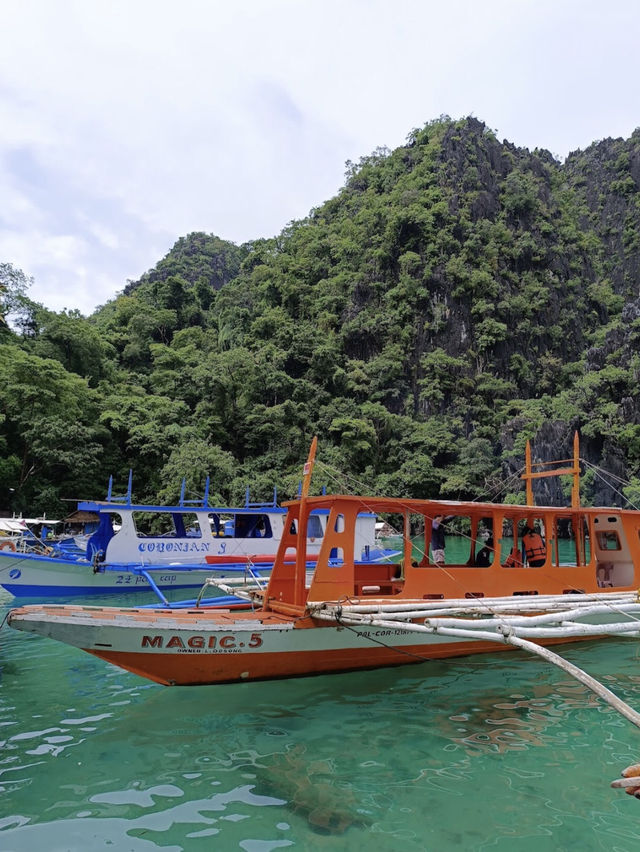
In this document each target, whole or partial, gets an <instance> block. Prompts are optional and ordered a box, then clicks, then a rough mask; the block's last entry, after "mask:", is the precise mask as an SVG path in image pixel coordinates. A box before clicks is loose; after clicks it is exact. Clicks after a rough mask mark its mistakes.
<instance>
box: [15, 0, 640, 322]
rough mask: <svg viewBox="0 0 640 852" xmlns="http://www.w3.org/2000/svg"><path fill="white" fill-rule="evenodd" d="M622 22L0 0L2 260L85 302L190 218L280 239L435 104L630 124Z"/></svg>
mask: <svg viewBox="0 0 640 852" xmlns="http://www.w3.org/2000/svg"><path fill="white" fill-rule="evenodd" d="M639 18H640V12H639V11H638V8H637V7H636V5H635V4H632V3H630V2H629V3H627V2H623V0H612V2H609V3H608V4H607V5H606V7H604V6H603V5H602V4H601V3H600V2H597V0H583V2H578V0H565V2H551V0H519V2H518V1H517V0H485V2H483V3H479V2H475V0H450V2H449V3H448V4H447V5H446V6H444V5H442V4H440V3H436V2H433V1H432V2H424V0H396V2H394V3H388V2H386V0H342V2H338V0H306V2H304V1H303V0H269V2H264V0H243V2H242V3H234V4H231V3H223V2H221V0H182V2H181V3H179V4H178V3H177V2H170V0H135V2H130V0H126V2H124V0H92V2H91V3H87V2H80V0H77V2H74V0H56V3H51V2H49V0H4V2H3V3H2V4H1V5H0V31H2V32H3V33H4V37H3V50H2V52H1V53H0V80H2V81H3V82H2V87H1V88H0V127H2V134H1V138H0V193H1V197H2V206H1V207H0V260H1V261H3V262H6V261H8V262H14V263H17V264H18V265H21V266H23V267H24V269H25V272H27V273H28V274H30V275H34V276H35V277H36V282H37V290H38V294H39V296H38V298H39V300H41V301H43V302H44V303H45V304H47V305H48V306H50V307H57V306H59V305H61V304H64V305H66V306H68V307H76V306H77V307H80V308H81V310H85V311H88V310H91V308H92V307H93V306H94V305H96V304H100V303H103V302H104V301H106V299H108V298H109V297H110V296H112V295H113V294H114V293H115V292H116V291H118V290H120V289H122V287H123V286H124V285H125V283H126V279H127V278H128V277H134V278H135V277H138V276H139V275H140V274H141V273H142V272H144V271H145V270H146V269H148V268H149V267H151V266H153V265H154V264H155V263H156V262H157V261H158V260H159V259H160V257H161V256H162V255H163V254H165V253H166V251H167V250H168V249H169V248H170V246H171V245H172V243H173V242H174V241H175V240H176V239H177V238H178V237H180V236H182V235H183V234H185V233H188V232H189V231H193V230H204V231H211V232H214V233H216V234H218V235H219V236H221V237H223V238H227V239H232V240H234V241H237V242H242V241H244V240H247V239H251V238H257V237H261V236H270V235H272V234H275V233H277V232H279V231H280V230H281V229H282V228H283V227H284V225H285V224H286V223H287V222H288V221H290V220H291V219H295V218H300V217H303V216H305V215H306V213H307V212H308V211H309V209H310V208H311V207H313V206H316V205H318V204H320V203H321V202H322V201H324V200H326V199H327V198H328V197H330V196H331V195H333V194H335V192H336V191H337V190H338V188H339V187H340V185H341V183H342V179H343V167H344V162H345V160H347V159H353V160H357V159H358V158H359V157H360V156H362V155H364V154H368V153H369V152H370V151H371V150H373V149H374V148H375V147H377V146H379V145H384V144H387V145H389V146H391V147H393V146H396V145H398V144H401V143H402V142H403V140H404V139H405V138H406V136H407V134H408V132H409V131H410V130H411V129H412V128H414V127H419V126H421V125H423V124H424V122H425V121H428V120H430V119H432V118H435V117H437V116H438V115H439V114H441V113H447V114H450V115H452V116H454V117H459V116H462V115H468V114H474V115H476V116H477V117H479V118H481V119H483V120H484V121H486V122H487V123H488V124H489V126H490V127H492V128H494V129H496V130H497V131H498V133H499V134H500V135H501V136H504V137H507V138H509V139H510V140H511V141H513V142H515V143H516V144H518V145H526V146H528V147H532V148H533V147H545V148H548V149H550V150H551V151H552V152H554V153H556V154H559V155H566V154H567V153H568V152H569V151H570V150H572V149H575V148H578V147H584V146H586V145H588V144H589V143H590V142H591V141H592V140H594V139H597V138H602V137H603V136H608V135H628V134H629V133H630V132H631V131H632V130H633V128H634V127H635V126H636V124H637V123H639V122H638V116H637V114H635V107H634V105H635V103H636V93H635V81H636V79H637V77H638V64H639V62H638V58H637V51H636V47H635V44H634V38H635V33H636V32H637V24H638V19H639ZM98 284H99V286H98ZM32 295H34V294H32Z"/></svg>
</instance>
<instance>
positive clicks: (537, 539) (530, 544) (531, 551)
mask: <svg viewBox="0 0 640 852" xmlns="http://www.w3.org/2000/svg"><path fill="white" fill-rule="evenodd" d="M522 546H523V548H524V555H525V556H526V558H527V565H530V566H531V567H532V568H541V567H542V566H543V565H544V563H545V562H546V561H547V545H546V544H545V542H544V539H543V538H542V536H541V535H540V533H539V532H537V531H536V530H535V529H533V527H530V526H526V527H525V528H524V533H523V535H522Z"/></svg>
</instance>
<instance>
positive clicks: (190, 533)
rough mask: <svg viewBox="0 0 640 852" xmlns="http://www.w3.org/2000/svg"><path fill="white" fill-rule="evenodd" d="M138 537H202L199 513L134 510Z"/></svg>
mask: <svg viewBox="0 0 640 852" xmlns="http://www.w3.org/2000/svg"><path fill="white" fill-rule="evenodd" d="M131 515H132V518H133V523H134V526H135V528H136V534H137V535H138V537H147V536H153V537H154V538H201V536H202V532H201V531H200V526H199V524H198V518H197V515H195V514H194V513H192V512H132V513H131Z"/></svg>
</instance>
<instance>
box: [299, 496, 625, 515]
mask: <svg viewBox="0 0 640 852" xmlns="http://www.w3.org/2000/svg"><path fill="white" fill-rule="evenodd" d="M298 503H300V500H289V501H286V502H284V503H283V504H282V505H283V507H289V506H295V505H297V504H298ZM305 503H306V505H307V506H308V507H309V508H310V509H311V510H312V511H318V510H322V509H324V510H328V509H330V508H331V507H332V506H334V505H336V504H343V505H345V506H347V505H349V504H351V505H353V504H357V505H358V506H361V507H362V508H363V509H365V510H367V511H369V512H371V513H372V514H376V515H379V514H398V513H402V512H405V511H408V512H410V513H412V514H416V515H426V516H427V517H434V516H435V515H440V514H442V515H447V514H455V515H465V514H469V515H471V514H473V515H483V514H486V515H492V514H496V513H498V512H500V513H502V514H507V515H511V516H513V517H518V518H521V517H522V518H525V517H528V516H529V515H532V514H533V515H535V514H555V515H558V514H565V515H566V514H576V513H580V514H602V513H603V512H617V513H623V514H636V513H637V512H638V510H637V509H622V508H620V507H613V506H579V507H577V508H575V507H571V506H536V505H526V504H520V503H480V502H476V501H474V500H468V501H465V500H427V499H417V498H404V497H367V496H357V495H353V494H327V495H322V496H319V497H307V498H305Z"/></svg>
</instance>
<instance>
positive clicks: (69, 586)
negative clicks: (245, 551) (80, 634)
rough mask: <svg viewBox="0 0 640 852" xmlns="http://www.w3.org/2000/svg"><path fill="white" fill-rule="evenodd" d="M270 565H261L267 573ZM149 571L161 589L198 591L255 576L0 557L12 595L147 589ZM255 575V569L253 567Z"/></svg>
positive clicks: (241, 569) (241, 571)
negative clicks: (210, 583)
mask: <svg viewBox="0 0 640 852" xmlns="http://www.w3.org/2000/svg"><path fill="white" fill-rule="evenodd" d="M270 567H271V566H270V565H260V566H259V574H260V575H261V576H264V575H265V574H266V575H268V573H269V570H270ZM142 568H144V570H145V571H146V572H147V573H148V575H149V576H150V577H151V578H152V580H153V582H154V583H155V585H156V586H157V588H158V589H160V590H161V591H171V590H177V589H192V588H193V589H200V588H201V587H202V585H203V584H204V582H205V581H206V580H208V579H210V578H217V579H220V580H221V582H224V581H225V580H228V579H237V578H240V579H242V578H243V577H245V576H247V577H248V578H251V576H253V575H252V574H251V573H250V572H249V571H248V570H247V567H246V566H244V565H242V564H241V563H234V564H229V565H224V564H222V563H218V564H215V565H210V564H206V563H205V564H198V565H185V564H180V565H145V566H142V565H135V564H129V565H103V566H100V567H99V568H98V570H94V568H93V566H92V565H91V564H90V563H89V562H87V561H86V560H72V559H64V558H63V557H49V556H33V555H30V556H26V555H24V554H21V553H9V554H5V553H3V554H2V555H0V585H1V586H2V587H3V588H4V589H6V591H8V592H9V593H10V594H12V595H13V596H14V597H18V598H23V597H24V598H33V597H36V598H44V597H47V598H48V597H65V598H67V597H71V596H85V595H107V594H116V593H118V594H129V593H131V592H149V591H151V586H150V584H149V582H148V580H147V578H146V577H145V576H144V574H142V573H140V571H141V569H142ZM254 574H255V571H254Z"/></svg>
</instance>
